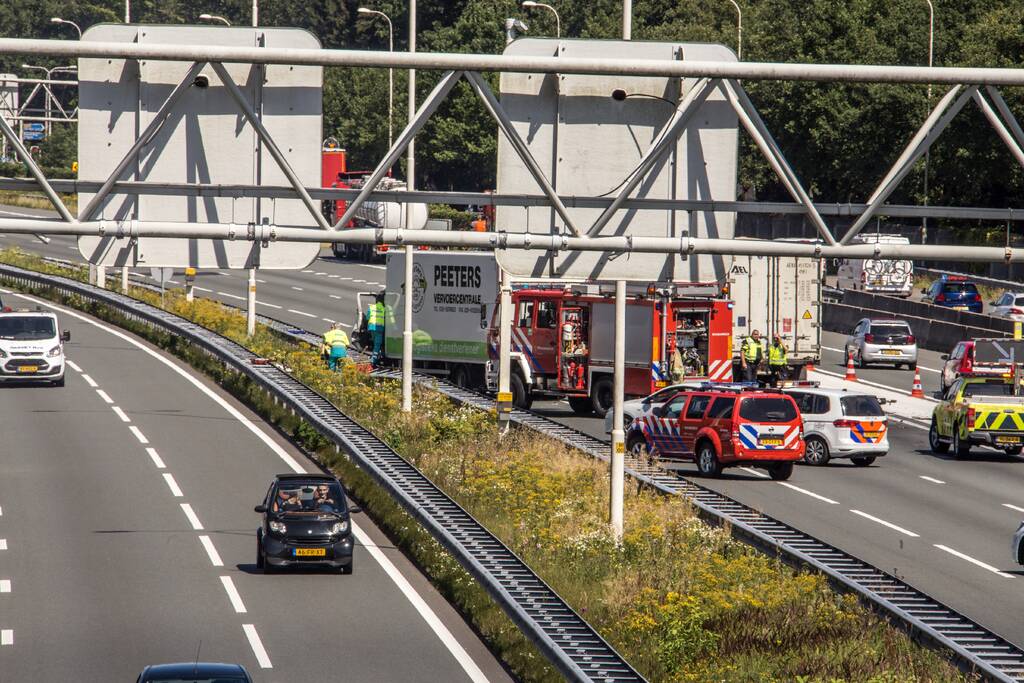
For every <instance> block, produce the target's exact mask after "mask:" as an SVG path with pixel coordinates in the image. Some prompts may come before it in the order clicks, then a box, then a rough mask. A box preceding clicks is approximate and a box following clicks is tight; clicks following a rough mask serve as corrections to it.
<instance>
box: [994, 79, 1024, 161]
mask: <svg viewBox="0 0 1024 683" xmlns="http://www.w3.org/2000/svg"><path fill="white" fill-rule="evenodd" d="M985 91H986V92H987V93H988V96H989V97H991V98H992V102H993V103H995V105H996V109H997V110H998V111H999V113H1000V114H1001V115H1002V117H1003V120H1004V121H1005V122H1006V125H1007V126H1008V127H1009V128H1010V132H1011V133H1013V137H1014V139H1015V140H1016V141H1017V144H1018V145H1020V146H1022V147H1024V130H1021V127H1020V124H1019V123H1018V122H1017V117H1016V116H1014V115H1013V112H1012V111H1010V106H1009V105H1008V104H1006V100H1004V99H1003V95H1002V93H1000V92H999V88H996V87H994V86H991V85H990V86H988V87H986V88H985Z"/></svg>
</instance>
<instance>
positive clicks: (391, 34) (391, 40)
mask: <svg viewBox="0 0 1024 683" xmlns="http://www.w3.org/2000/svg"><path fill="white" fill-rule="evenodd" d="M356 11H357V12H358V13H359V14H365V15H367V16H373V15H377V16H381V17H384V21H386V22H388V52H394V51H395V27H394V25H393V24H392V23H391V17H389V16H388V15H386V14H384V13H383V12H378V11H377V10H375V9H370V8H369V7H360V8H359V9H358V10H356ZM394 118H395V70H394V69H391V68H389V69H388V149H391V143H392V140H393V139H394Z"/></svg>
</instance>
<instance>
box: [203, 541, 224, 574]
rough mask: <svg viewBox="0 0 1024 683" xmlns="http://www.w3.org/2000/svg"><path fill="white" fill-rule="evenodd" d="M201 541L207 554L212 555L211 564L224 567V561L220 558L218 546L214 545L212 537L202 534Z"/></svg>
mask: <svg viewBox="0 0 1024 683" xmlns="http://www.w3.org/2000/svg"><path fill="white" fill-rule="evenodd" d="M199 542H200V543H202V544H203V548H204V549H205V550H206V554H207V555H208V556H209V557H210V564H212V565H213V566H214V567H223V566H224V561H223V560H222V559H220V553H218V552H217V548H215V547H214V545H213V541H211V540H210V537H209V536H200V537H199Z"/></svg>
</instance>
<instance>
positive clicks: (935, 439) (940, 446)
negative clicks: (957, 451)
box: [928, 417, 949, 453]
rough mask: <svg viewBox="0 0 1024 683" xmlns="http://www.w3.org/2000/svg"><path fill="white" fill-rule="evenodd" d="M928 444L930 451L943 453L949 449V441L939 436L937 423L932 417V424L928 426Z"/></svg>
mask: <svg viewBox="0 0 1024 683" xmlns="http://www.w3.org/2000/svg"><path fill="white" fill-rule="evenodd" d="M928 446H929V447H930V448H931V449H932V453H945V452H946V451H948V450H949V443H947V442H945V441H943V440H942V439H940V438H939V424H938V423H937V422H936V421H935V418H934V417H933V418H932V426H931V427H929V428H928Z"/></svg>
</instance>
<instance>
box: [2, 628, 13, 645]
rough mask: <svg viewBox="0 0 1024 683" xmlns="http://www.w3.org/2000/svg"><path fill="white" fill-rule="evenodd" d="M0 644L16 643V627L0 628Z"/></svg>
mask: <svg viewBox="0 0 1024 683" xmlns="http://www.w3.org/2000/svg"><path fill="white" fill-rule="evenodd" d="M0 645H14V629H12V628H5V629H3V630H0Z"/></svg>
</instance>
